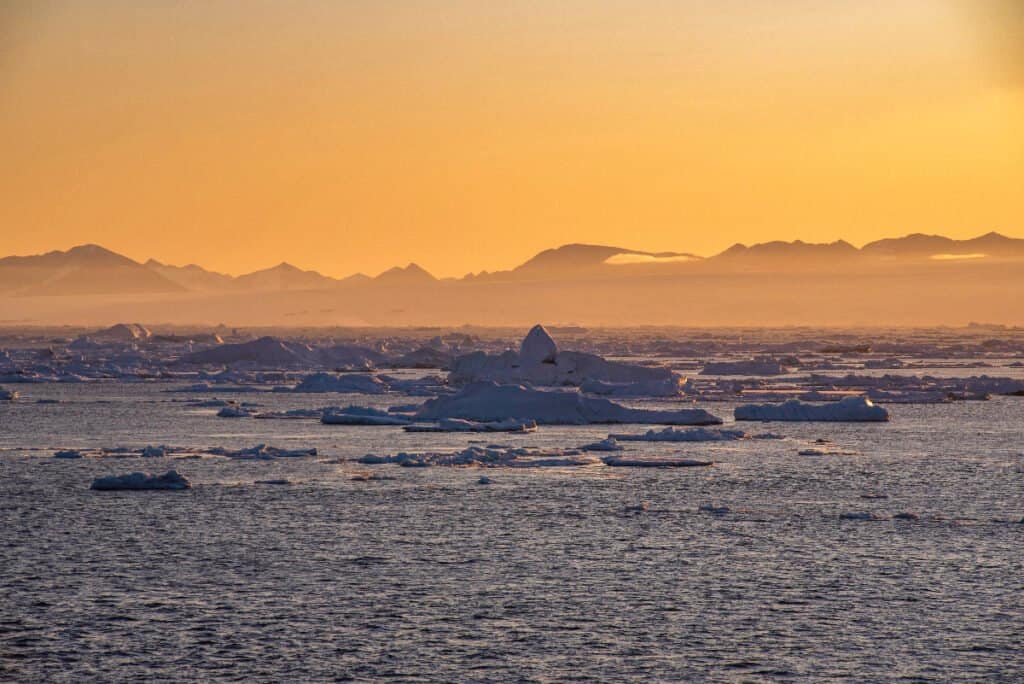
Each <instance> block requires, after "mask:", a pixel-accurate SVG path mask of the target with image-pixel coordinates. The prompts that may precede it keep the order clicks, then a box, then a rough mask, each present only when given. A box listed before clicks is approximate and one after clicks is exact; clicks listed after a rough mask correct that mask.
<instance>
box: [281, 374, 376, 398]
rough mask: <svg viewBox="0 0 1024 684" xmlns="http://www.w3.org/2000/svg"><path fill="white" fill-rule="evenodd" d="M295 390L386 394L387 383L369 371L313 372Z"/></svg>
mask: <svg viewBox="0 0 1024 684" xmlns="http://www.w3.org/2000/svg"><path fill="white" fill-rule="evenodd" d="M292 391H293V392H338V393H342V394H384V393H386V392H387V391H388V386H387V383H385V382H384V381H383V380H381V379H380V378H378V377H377V376H375V375H370V374H368V373H342V374H340V375H336V374H334V373H313V374H312V375H307V376H306V377H305V378H303V379H302V382H300V383H299V384H298V385H296V386H295V389H294V390H292Z"/></svg>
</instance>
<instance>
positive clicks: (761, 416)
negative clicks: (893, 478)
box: [735, 397, 889, 423]
mask: <svg viewBox="0 0 1024 684" xmlns="http://www.w3.org/2000/svg"><path fill="white" fill-rule="evenodd" d="M735 416H736V420H757V421H776V420H778V421H828V422H858V423H859V422H884V421H887V420H889V412H888V411H887V410H885V409H884V408H882V407H881V406H876V405H875V404H873V403H872V402H871V400H870V399H868V398H866V397H844V398H843V399H840V400H839V401H836V402H832V403H829V404H820V405H819V404H808V403H806V402H802V401H800V400H798V399H790V400H789V401H787V402H785V403H782V404H746V405H744V406H737V407H736V410H735Z"/></svg>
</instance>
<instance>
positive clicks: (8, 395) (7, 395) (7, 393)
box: [0, 387, 19, 401]
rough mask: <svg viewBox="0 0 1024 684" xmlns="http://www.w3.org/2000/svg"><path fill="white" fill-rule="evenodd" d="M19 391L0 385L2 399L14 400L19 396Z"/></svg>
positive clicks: (0, 399)
mask: <svg viewBox="0 0 1024 684" xmlns="http://www.w3.org/2000/svg"><path fill="white" fill-rule="evenodd" d="M18 396H19V395H18V392H16V391H15V390H9V389H4V388H3V387H0V401H14V400H15V399H17V398H18Z"/></svg>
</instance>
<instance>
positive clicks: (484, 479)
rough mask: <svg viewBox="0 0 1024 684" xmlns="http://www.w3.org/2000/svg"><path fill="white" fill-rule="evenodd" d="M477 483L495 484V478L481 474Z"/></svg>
mask: <svg viewBox="0 0 1024 684" xmlns="http://www.w3.org/2000/svg"><path fill="white" fill-rule="evenodd" d="M476 483H477V484H481V485H489V484H494V480H492V479H491V478H489V477H487V476H486V475H481V476H480V479H479V480H477V481H476Z"/></svg>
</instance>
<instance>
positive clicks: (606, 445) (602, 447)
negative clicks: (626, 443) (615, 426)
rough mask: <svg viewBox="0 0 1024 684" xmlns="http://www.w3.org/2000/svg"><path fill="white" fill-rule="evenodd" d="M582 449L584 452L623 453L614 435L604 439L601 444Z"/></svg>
mask: <svg viewBox="0 0 1024 684" xmlns="http://www.w3.org/2000/svg"><path fill="white" fill-rule="evenodd" d="M580 449H581V450H582V451H622V446H620V445H619V443H618V442H616V441H615V436H614V435H610V436H609V437H607V438H606V439H602V440H601V441H600V442H594V443H593V444H585V445H583V446H581V447H580Z"/></svg>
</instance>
